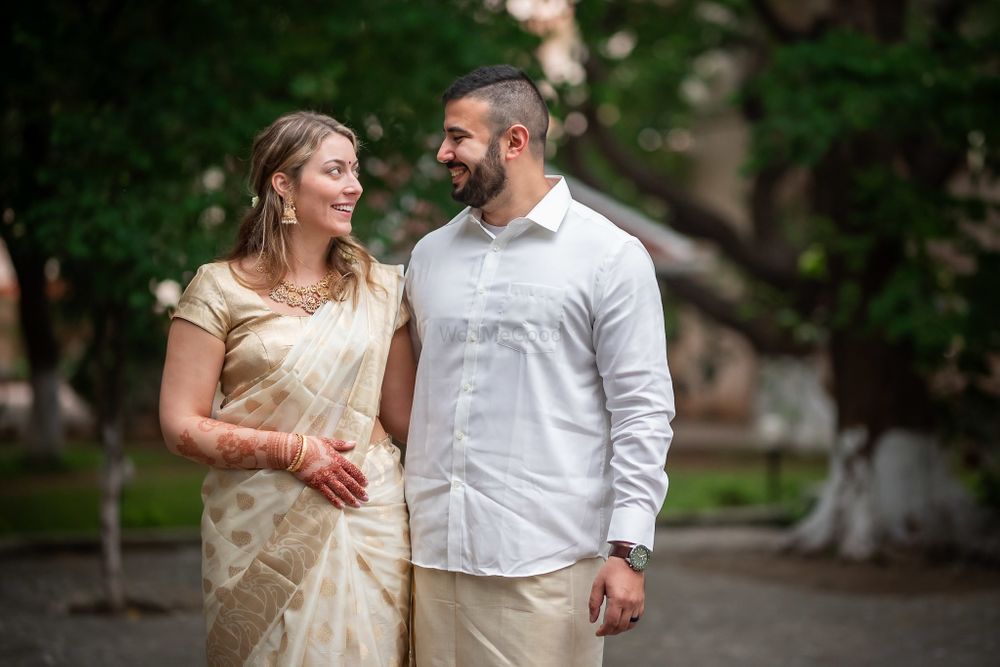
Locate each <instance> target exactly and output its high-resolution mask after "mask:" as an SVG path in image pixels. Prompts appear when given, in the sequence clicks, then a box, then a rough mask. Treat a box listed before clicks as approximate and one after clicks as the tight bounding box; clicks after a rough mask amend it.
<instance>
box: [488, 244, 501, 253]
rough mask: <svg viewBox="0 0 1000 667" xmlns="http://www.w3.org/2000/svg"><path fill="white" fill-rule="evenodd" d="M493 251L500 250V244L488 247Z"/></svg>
mask: <svg viewBox="0 0 1000 667" xmlns="http://www.w3.org/2000/svg"><path fill="white" fill-rule="evenodd" d="M490 249H491V250H492V251H493V252H500V246H498V245H494V246H492V247H491V248H490Z"/></svg>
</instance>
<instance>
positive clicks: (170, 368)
mask: <svg viewBox="0 0 1000 667" xmlns="http://www.w3.org/2000/svg"><path fill="white" fill-rule="evenodd" d="M225 354H226V348H225V343H223V342H222V341H221V340H219V339H218V338H215V337H214V336H212V335H211V334H209V333H208V332H206V331H204V330H203V329H201V328H200V327H198V326H196V325H194V324H192V323H190V322H188V321H186V320H182V319H175V320H174V321H173V323H172V324H171V325H170V335H169V337H168V339H167V358H166V362H165V363H164V366H163V381H162V384H161V386H160V429H161V430H162V431H163V438H164V440H165V441H166V444H167V447H168V448H169V449H170V450H171V451H172V452H174V453H175V454H179V455H181V456H184V457H186V458H189V459H191V460H192V461H197V462H199V463H204V464H206V465H210V466H213V467H216V468H242V469H247V470H257V469H263V468H270V469H274V470H283V469H285V468H287V467H288V466H289V465H291V464H292V462H293V460H294V459H295V458H296V456H297V454H298V453H299V441H298V437H297V436H295V435H294V434H292V433H282V432H278V431H263V430H259V429H254V428H247V427H241V426H235V425H233V424H227V423H226V422H222V421H218V420H215V419H212V418H211V413H212V399H213V398H214V397H215V388H216V386H217V385H218V382H219V376H220V375H221V373H222V362H223V360H224V358H225ZM303 446H304V447H305V448H306V451H305V455H304V456H303V462H302V467H301V468H300V469H299V470H298V471H297V472H296V473H294V474H295V476H296V477H298V478H299V479H301V480H302V481H303V482H304V483H306V484H308V485H309V486H312V487H313V488H316V489H317V490H319V491H320V492H322V493H323V494H324V495H326V496H327V498H329V499H330V501H331V502H333V503H334V504H335V505H337V504H338V502H339V501H338V500H337V497H338V496H339V497H340V498H341V499H343V500H344V501H346V502H348V503H350V504H353V505H357V504H358V499H361V500H364V499H366V496H365V493H364V488H363V487H364V486H365V485H366V484H367V480H365V477H364V475H363V474H362V473H361V471H360V470H358V469H357V467H356V466H354V465H353V464H352V463H350V462H349V461H347V460H346V459H344V458H343V457H342V456H340V455H339V454H338V453H337V452H338V451H347V450H350V449H351V448H353V447H354V445H353V444H352V443H345V442H343V441H340V440H332V439H329V438H319V437H314V436H310V437H307V438H306V439H305V442H304V445H303ZM338 506H339V505H338Z"/></svg>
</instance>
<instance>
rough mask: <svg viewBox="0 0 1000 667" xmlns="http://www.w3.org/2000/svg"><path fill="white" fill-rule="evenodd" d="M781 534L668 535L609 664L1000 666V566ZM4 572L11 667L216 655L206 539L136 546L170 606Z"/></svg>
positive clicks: (152, 662) (66, 558)
mask: <svg viewBox="0 0 1000 667" xmlns="http://www.w3.org/2000/svg"><path fill="white" fill-rule="evenodd" d="M779 539H780V535H779V534H778V533H776V532H774V531H771V530H766V529H732V528H730V529H718V528H714V529H677V528H671V529H664V530H661V532H660V534H659V535H658V536H657V553H656V557H655V560H654V562H653V565H652V566H651V569H650V571H649V574H648V578H647V589H648V596H649V598H650V600H649V602H648V603H647V607H646V615H645V617H644V618H643V620H642V622H641V623H640V625H639V627H638V628H637V629H636V630H635V631H633V632H631V633H629V634H627V635H624V636H621V637H616V638H612V639H610V640H609V641H608V643H607V648H606V652H605V653H606V659H605V664H606V665H608V666H609V667H617V666H625V665H629V666H631V665H643V666H644V667H646V666H658V665H677V666H684V667H687V666H696V667H702V666H706V667H712V666H714V665H720V666H727V665H739V666H749V667H755V666H758V665H759V666H761V667H777V666H782V665H819V666H826V665H830V666H834V665H836V666H837V667H840V666H842V665H879V666H880V667H881V666H893V665H906V666H907V667H911V666H922V665H942V666H947V667H964V666H970V667H971V666H980V665H982V666H986V665H995V664H997V662H996V658H997V655H998V654H1000V631H998V629H1000V572H998V571H995V570H987V569H982V568H974V567H971V566H968V565H963V566H959V565H954V564H951V565H941V566H936V567H928V566H925V565H917V564H911V565H896V566H893V567H892V568H889V567H883V568H879V567H875V566H850V565H843V564H837V563H831V562H828V561H822V560H805V559H798V558H789V557H783V556H777V555H775V554H774V553H773V551H772V548H773V546H774V545H775V544H776V543H777V540H779ZM0 568H2V570H0V571H2V575H0V664H3V665H73V666H85V665H100V666H107V667H113V666H116V665H123V666H124V665H142V666H143V667H157V666H159V665H185V666H186V665H202V664H204V657H203V655H202V642H203V640H204V630H203V628H202V620H201V614H200V609H199V607H200V604H201V594H200V586H199V580H200V577H199V556H198V549H197V547H196V546H194V545H191V544H181V545H178V546H175V547H159V548H155V549H151V548H147V549H131V550H129V551H128V552H127V554H126V570H127V573H128V577H129V580H130V588H129V592H130V595H132V596H133V597H136V598H140V599H147V600H153V601H157V602H159V603H161V604H164V605H166V606H168V607H171V608H173V609H174V611H172V612H171V613H168V614H152V613H147V614H140V615H136V616H134V617H133V618H124V619H109V618H105V617H100V616H94V615H80V614H70V613H68V611H67V610H68V608H69V607H71V606H72V605H73V604H74V603H80V602H85V601H87V600H90V599H92V598H93V597H94V596H95V595H96V594H97V593H98V592H99V568H98V563H97V558H96V556H95V555H94V554H93V553H86V552H84V553H79V552H78V553H45V554H35V555H24V554H22V555H10V554H8V555H6V556H0ZM551 664H552V665H560V664H561V663H560V662H559V660H558V657H557V656H554V657H553V660H552V661H551Z"/></svg>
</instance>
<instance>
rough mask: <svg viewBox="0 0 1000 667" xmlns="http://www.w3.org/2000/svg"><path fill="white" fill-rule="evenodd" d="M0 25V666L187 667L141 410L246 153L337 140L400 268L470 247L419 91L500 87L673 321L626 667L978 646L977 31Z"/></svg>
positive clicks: (993, 382)
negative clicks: (661, 474) (674, 414)
mask: <svg viewBox="0 0 1000 667" xmlns="http://www.w3.org/2000/svg"><path fill="white" fill-rule="evenodd" d="M0 25H2V26H3V27H2V28H0V29H2V30H3V32H4V35H5V39H4V41H3V45H2V48H3V57H2V60H0V62H2V67H3V70H4V76H3V82H2V84H0V95H2V99H3V115H2V122H0V132H2V139H0V156H2V160H0V169H2V176H0V213H2V218H0V238H2V242H0V480H2V483H0V546H2V548H0V559H2V560H3V562H4V563H6V567H5V569H6V570H7V572H10V573H14V574H12V575H10V576H8V575H6V574H5V575H3V576H4V579H3V583H2V585H0V595H2V597H3V599H4V600H5V605H3V606H4V607H5V608H6V609H5V611H3V612H0V658H2V657H4V654H6V657H7V658H8V659H9V660H10V661H12V663H16V664H21V663H20V662H18V661H23V664H43V663H44V664H133V663H132V656H134V655H142V651H143V650H144V649H145V650H147V651H148V650H149V648H150V646H157V645H156V644H150V643H149V642H154V641H160V642H161V643H162V642H164V641H165V640H164V639H163V628H173V629H174V630H176V631H177V632H179V633H180V634H181V635H182V636H180V637H174V638H173V641H171V642H170V643H169V645H164V646H163V647H161V649H157V650H155V651H153V653H155V654H156V655H158V656H159V657H160V658H161V659H162V660H163V664H181V663H186V662H188V661H190V660H196V661H197V660H200V659H202V658H201V657H200V653H199V650H200V649H199V642H200V641H201V638H200V637H201V635H199V634H198V633H200V632H201V628H200V625H199V622H198V605H199V592H198V590H197V586H198V584H197V582H198V577H197V528H196V526H197V522H198V517H199V514H200V510H201V506H200V498H199V495H198V487H199V484H200V479H201V476H202V472H201V470H200V469H199V468H198V467H197V466H196V465H195V464H193V463H190V462H187V461H185V460H182V459H179V458H176V457H172V456H171V455H169V454H168V453H167V452H166V450H165V449H164V448H163V447H162V444H161V442H160V440H159V431H158V425H157V419H156V404H157V400H158V396H159V374H160V370H161V365H162V361H163V350H164V345H165V336H166V331H167V328H168V325H169V312H170V309H171V307H172V306H173V305H174V304H176V302H177V299H178V298H179V296H180V293H181V290H182V289H183V287H184V285H186V283H187V281H188V280H189V279H190V278H191V277H192V275H193V273H194V270H195V269H196V268H197V267H198V265H200V264H202V263H204V262H207V261H211V260H212V259H214V258H216V257H218V256H220V255H221V254H223V253H224V252H225V251H226V250H227V249H228V247H229V245H230V243H231V242H232V240H233V238H234V233H235V229H236V226H237V225H238V223H239V220H240V218H241V216H242V215H243V213H244V212H245V210H246V208H247V207H248V206H249V200H250V197H251V196H252V193H250V192H249V191H248V188H247V184H246V179H247V172H248V167H249V164H248V158H249V152H250V144H251V141H252V139H253V137H254V135H255V134H256V132H258V131H259V130H260V129H262V128H263V127H265V126H266V125H267V124H269V123H270V122H271V121H272V120H273V119H274V118H276V117H277V116H278V115H280V114H282V113H285V112H287V111H291V110H295V109H314V110H319V111H322V112H325V113H329V114H331V115H333V116H335V117H336V118H338V119H340V120H342V121H344V122H346V123H347V124H348V125H350V126H351V127H353V128H354V129H355V130H356V131H357V132H358V134H359V136H360V138H361V140H362V143H363V148H362V151H361V154H360V157H361V165H362V182H363V184H364V186H365V194H364V196H363V198H362V200H361V205H360V207H359V208H358V210H357V211H356V213H355V218H354V219H355V228H356V233H357V235H358V236H359V237H360V238H361V239H362V240H363V241H364V242H365V243H366V244H367V245H368V247H369V248H370V249H371V250H372V251H373V252H374V253H375V255H376V256H377V257H379V258H380V259H381V260H382V261H385V262H391V263H404V264H405V263H406V261H407V259H408V254H409V250H410V248H412V246H413V244H414V243H415V242H416V240H418V239H419V238H420V237H421V236H422V235H423V234H425V233H426V232H428V231H429V230H431V229H434V228H435V227H437V226H439V225H441V224H443V223H444V222H446V221H447V220H448V219H450V218H451V217H452V216H453V215H454V213H455V212H456V211H457V210H458V206H457V205H456V204H455V203H454V202H453V201H452V200H451V199H450V197H449V194H448V193H449V190H450V187H449V183H448V176H447V172H446V170H444V169H443V168H442V167H441V166H440V165H439V164H437V163H436V161H435V159H434V154H435V151H436V148H437V146H438V144H439V142H440V140H441V136H442V133H441V119H442V108H441V104H440V94H441V92H442V91H443V90H444V89H445V88H446V87H447V85H448V84H449V83H450V82H451V81H452V80H453V79H454V78H456V77H457V76H460V75H461V74H464V73H465V72H467V71H469V70H471V69H473V68H474V67H477V66H479V65H483V64H492V63H499V62H508V63H511V64H514V65H516V66H518V67H521V68H522V69H524V70H525V71H526V72H528V73H529V74H530V75H532V76H533V77H534V78H535V79H536V80H537V81H538V82H539V84H540V88H541V90H542V91H543V93H544V95H545V97H546V98H547V101H548V103H549V106H550V109H551V111H552V125H551V131H550V136H549V142H548V148H547V155H548V162H549V171H550V172H551V173H559V174H565V175H566V176H567V177H568V178H569V180H570V185H571V189H572V191H573V193H574V195H575V196H576V197H577V198H578V199H580V200H581V201H583V202H585V203H587V204H588V205H590V206H591V207H593V208H595V209H597V210H598V211H600V212H602V213H604V214H605V215H606V216H608V217H609V218H610V219H612V221H614V222H615V223H616V224H618V225H620V226H621V227H623V228H624V229H626V230H627V231H629V232H630V233H632V234H634V235H636V236H637V237H638V238H639V239H640V240H641V241H642V242H643V243H644V245H645V246H646V248H647V249H648V250H649V252H650V255H651V256H652V258H653V260H654V264H655V265H656V268H657V275H658V278H659V280H660V284H661V288H662V294H663V301H664V309H665V321H664V327H665V328H666V331H667V336H668V346H669V349H668V356H669V359H670V364H671V370H672V372H673V375H674V382H675V388H676V392H677V409H678V418H677V420H676V423H675V427H676V436H675V439H674V443H673V445H672V448H671V453H670V457H669V459H668V471H669V472H670V475H671V490H670V493H669V495H668V498H667V502H666V504H665V506H664V509H663V512H662V514H661V519H662V528H661V531H660V537H658V543H661V544H663V545H664V547H663V548H662V549H660V550H659V551H660V553H663V554H664V557H662V558H659V559H656V560H657V564H656V567H657V568H662V569H659V570H656V571H654V572H651V573H650V575H649V577H650V588H651V592H650V602H649V604H648V606H649V607H650V608H651V609H659V611H657V612H654V614H653V615H652V616H650V617H649V618H648V619H647V621H648V622H646V623H644V625H643V627H642V629H641V632H640V631H637V632H635V633H631V634H630V635H627V636H626V637H624V638H621V639H616V640H613V641H611V642H609V649H608V664H625V662H628V661H630V660H635V659H643V660H646V661H647V662H648V661H652V664H706V665H713V664H760V665H775V664H869V663H871V664H896V663H897V662H898V663H899V664H903V663H904V662H905V663H906V664H946V663H948V664H951V665H955V664H970V665H973V664H990V663H989V658H990V656H991V654H993V655H995V651H996V650H997V649H1000V645H998V642H997V640H996V639H995V638H991V637H992V635H993V633H992V632H990V631H989V628H990V627H994V628H995V627H997V625H996V624H997V622H1000V595H998V590H1000V577H998V576H997V570H996V564H997V563H998V562H1000V557H998V554H1000V546H998V531H997V530H996V528H997V523H996V514H997V507H998V506H1000V458H998V456H1000V448H998V440H1000V289H998V288H1000V216H998V209H997V207H998V204H1000V186H998V181H997V173H998V171H997V168H998V164H1000V162H998V159H1000V151H998V146H1000V114H998V113H997V110H998V109H1000V6H998V4H997V3H991V2H986V1H979V2H976V1H971V0H965V1H963V0H801V1H792V0H618V1H610V0H578V1H575V2H574V1H572V0H506V1H505V0H450V1H441V2H431V1H429V0H409V1H405V2H404V1H402V0H395V1H392V0H367V1H366V2H357V1H355V2H341V1H327V2H304V1H300V0H288V1H286V2H283V3H280V4H278V5H272V4H270V3H247V2H227V1H225V0H178V1H176V2H171V3H130V2H124V1H114V0H106V1H92V2H65V1H54V0H37V1H35V2H30V3H8V6H6V7H4V8H3V9H0ZM123 543H124V545H125V549H124V554H125V556H124V558H125V565H124V567H123V565H122V560H121V558H122V555H121V554H122V549H121V545H122V544H123ZM804 555H808V558H807V557H805V556H804ZM130 563H134V565H130ZM164 568H166V569H167V572H165V573H164V572H163V571H162V570H163V569H164ZM154 570H155V571H157V572H160V575H161V579H157V578H156V576H153V575H151V574H150V573H151V572H152V571H154ZM17 573H19V574H17ZM15 574H16V576H15ZM171 577H176V578H171ZM720 577H721V579H720ZM726 577H729V579H727V578H726ZM191 582H193V584H192V583H191ZM189 584H190V589H191V590H188V588H185V587H186V586H188V585H189ZM741 587H742V588H741ZM734 590H735V591H736V593H734V592H733V591H734ZM680 592H683V596H682V597H683V599H680V597H679V596H678V594H679V593H680ZM740 595H742V596H743V597H742V598H740V597H739V596H740ZM730 596H735V597H730ZM810 596H811V597H810ZM824 596H826V597H824ZM886 596H889V598H886ZM893 596H895V597H893ZM887 599H888V600H889V601H888V602H887ZM894 605H896V606H894ZM695 608H696V609H699V610H701V611H700V612H698V613H697V614H695V615H694V616H692V615H691V614H692V610H693V609H695ZM755 609H756V610H763V611H762V612H760V613H759V614H754V610H755ZM734 610H742V614H743V615H738V614H737V615H734ZM657 614H659V616H657ZM807 617H808V618H814V619H815V622H814V623H813V624H812V625H808V626H803V627H799V626H794V628H786V629H785V630H779V628H780V627H781V624H782V623H787V622H788V621H789V619H803V618H807ZM680 618H683V619H686V620H685V622H683V623H678V619H680ZM886 618H890V619H892V623H890V624H889V625H890V627H887V628H886V627H882V628H881V636H880V634H879V632H878V631H876V628H877V627H878V626H879V621H881V620H882V619H886ZM772 621H773V622H772ZM164 623H166V624H167V625H157V624H164ZM171 623H174V624H177V625H170V624H171ZM893 624H894V625H893ZM991 624H992V625H991ZM928 627H933V628H935V629H936V630H937V633H936V634H935V633H934V632H930V633H928ZM123 629H124V630H123ZM102 633H103V634H102ZM144 633H145V634H144ZM52 636H59V637H62V639H61V640H54V639H52ZM130 637H131V639H130ZM836 637H840V639H839V640H837V639H835V638H836ZM845 637H846V638H847V639H845ZM792 639H794V641H793V640H792ZM130 641H131V642H132V643H129V642H130ZM88 642H89V643H88ZM879 651H881V653H879ZM136 652H138V653H136ZM192 656H193V657H192ZM670 656H673V658H670ZM865 656H867V657H865ZM873 656H881V657H878V658H877V659H876V658H875V657H873ZM938 661H940V662H938ZM147 662H148V660H147ZM154 662H155V661H154ZM552 664H554V665H556V664H560V663H559V661H558V659H557V658H555V657H554V658H553V661H552Z"/></svg>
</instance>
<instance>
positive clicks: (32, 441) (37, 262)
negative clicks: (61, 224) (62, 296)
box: [8, 246, 64, 463]
mask: <svg viewBox="0 0 1000 667" xmlns="http://www.w3.org/2000/svg"><path fill="white" fill-rule="evenodd" d="M8 248H9V250H10V254H11V260H12V262H13V264H14V270H15V272H16V273H17V282H18V288H19V292H20V301H19V304H18V309H19V313H18V315H19V319H20V326H21V338H22V339H23V341H24V348H25V351H26V352H27V355H28V365H29V368H30V372H31V412H30V418H29V421H28V428H27V431H26V433H25V438H24V440H25V445H26V446H27V452H26V453H27V456H28V457H29V458H31V459H35V460H38V461H43V462H47V463H53V462H55V461H58V460H59V458H60V457H61V456H62V453H63V444H64V443H63V429H62V417H61V411H60V408H59V380H60V375H59V347H58V344H57V343H56V337H55V333H54V331H53V326H52V316H51V313H50V311H49V300H48V296H47V295H46V292H45V287H46V278H45V258H44V257H42V256H41V255H40V254H37V253H34V252H21V251H20V250H19V249H17V248H14V247H10V246H8Z"/></svg>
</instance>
